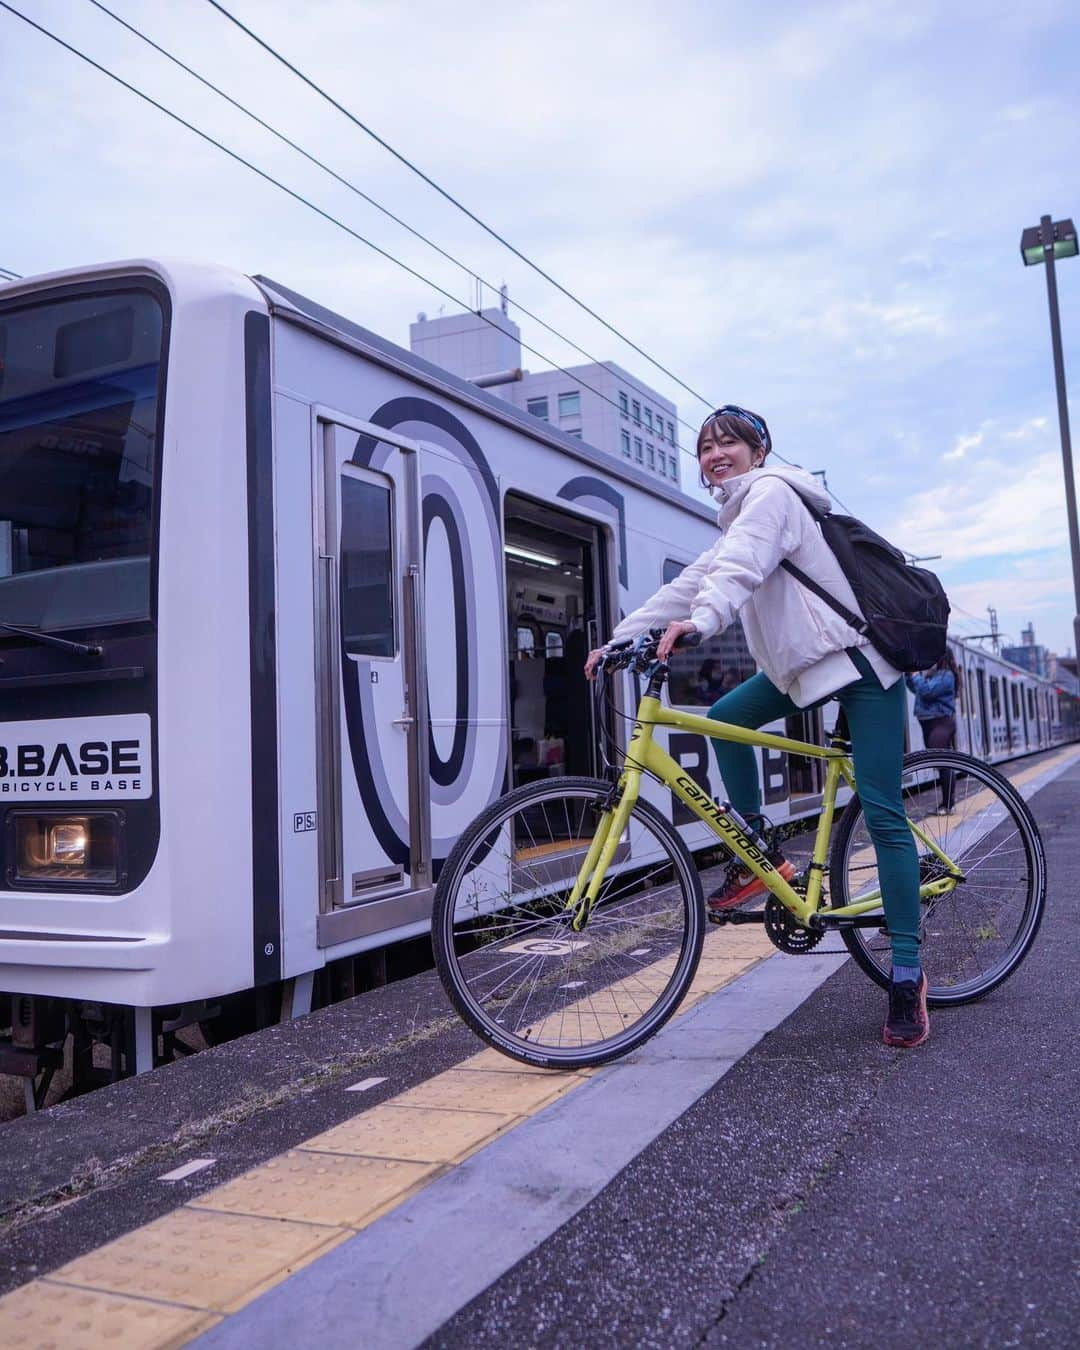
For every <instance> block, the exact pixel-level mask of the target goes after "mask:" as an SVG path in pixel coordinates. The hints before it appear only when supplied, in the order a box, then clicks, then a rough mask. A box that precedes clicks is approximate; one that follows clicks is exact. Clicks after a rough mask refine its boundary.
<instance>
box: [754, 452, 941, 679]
mask: <svg viewBox="0 0 1080 1350" xmlns="http://www.w3.org/2000/svg"><path fill="white" fill-rule="evenodd" d="M783 481H784V482H785V483H787V484H788V486H789V487H790V488H792V490H793V491H795V492H798V495H799V497H800V498H801V499H802V502H803V505H804V506H805V507H806V509H807V510H808V511H809V512H810V514H811V515H812V516H813V517H814V519H815V520H816V521H817V523H818V525H819V527H820V529H821V533H822V534H823V535H824V537H825V542H826V543H827V544H828V546H829V547H830V548H831V549H832V551H833V553H834V554H835V555H836V561H837V562H838V563H839V564H840V570H841V571H842V572H843V574H844V576H845V577H847V580H848V584H849V585H850V586H851V589H852V590H853V591H854V592H855V599H856V600H857V601H858V602H859V608H860V609H861V610H862V612H863V614H865V615H866V618H865V619H862V618H860V617H859V615H858V614H853V613H852V611H851V610H850V609H848V607H847V606H846V605H843V604H841V603H840V601H839V600H837V599H835V597H833V596H831V595H830V594H829V592H828V591H827V590H826V589H825V588H824V586H819V585H818V583H817V582H816V581H814V580H813V579H812V578H811V577H808V576H807V575H806V573H805V572H804V571H803V570H802V568H800V567H796V566H795V564H794V563H793V562H791V561H790V560H789V559H787V558H785V559H784V560H783V562H781V564H780V566H781V567H782V568H784V570H785V571H787V572H790V573H791V575H792V576H793V577H796V578H797V579H798V580H799V581H801V582H802V584H803V585H804V586H805V587H806V588H807V589H808V590H811V591H813V592H814V594H815V595H816V596H817V597H818V598H819V599H821V600H824V602H825V603H826V604H827V605H828V606H829V607H830V609H834V610H835V611H836V613H837V614H839V615H840V617H841V618H842V619H843V620H844V622H845V623H848V624H850V625H851V627H852V628H854V629H855V631H856V632H857V633H861V634H862V635H863V636H864V637H868V638H869V639H870V641H871V643H873V645H874V646H875V647H876V648H877V650H878V651H879V652H880V653H881V655H882V656H883V657H884V658H885V660H886V661H888V662H889V664H890V665H891V666H895V667H896V669H897V670H901V671H905V672H910V671H915V670H926V669H927V668H928V667H929V666H932V665H934V664H935V662H937V661H939V660H940V659H941V657H942V656H943V655H944V654H945V636H946V627H947V624H948V621H949V601H948V597H947V596H946V594H945V591H944V589H943V587H942V585H941V582H940V581H938V579H937V577H936V576H935V575H934V574H933V572H927V571H926V570H925V569H924V568H922V567H912V566H911V564H910V563H909V562H907V560H906V559H905V558H904V555H903V554H902V553H901V552H900V550H899V549H898V548H894V547H893V545H892V544H890V543H889V541H888V540H887V539H882V537H881V535H880V534H875V533H874V531H873V530H872V529H870V528H869V526H867V525H864V524H863V523H862V521H861V520H856V519H855V518H854V516H838V515H835V514H833V513H832V512H828V513H826V512H824V511H820V510H818V508H817V507H816V506H814V505H812V504H811V503H810V502H808V501H807V500H806V498H805V497H803V495H802V493H801V492H799V490H798V488H796V487H795V486H794V484H792V483H791V482H790V481H789V480H788V479H786V478H785V479H784V480H783Z"/></svg>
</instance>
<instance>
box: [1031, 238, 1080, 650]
mask: <svg viewBox="0 0 1080 1350" xmlns="http://www.w3.org/2000/svg"><path fill="white" fill-rule="evenodd" d="M1034 234H1035V231H1033V230H1025V231H1024V237H1023V238H1022V239H1021V243H1020V252H1021V255H1022V256H1023V258H1024V262H1025V263H1029V261H1030V262H1034V261H1040V262H1045V264H1046V295H1047V299H1048V301H1049V304H1050V342H1051V345H1052V346H1053V349H1054V383H1055V386H1056V388H1057V405H1058V425H1059V427H1060V431H1061V459H1062V467H1063V468H1064V471H1065V510H1066V513H1067V515H1068V520H1069V551H1070V553H1071V555H1072V572H1073V651H1074V652H1077V653H1080V528H1078V526H1077V518H1076V479H1075V477H1074V475H1073V461H1072V441H1071V439H1070V436H1069V404H1068V399H1067V396H1066V393H1065V358H1064V355H1063V353H1062V348H1061V317H1060V315H1059V313H1058V294H1057V276H1056V274H1055V271H1054V258H1055V256H1058V257H1064V258H1068V257H1073V256H1075V254H1076V252H1077V243H1076V230H1075V229H1074V228H1073V224H1072V221H1071V220H1067V221H1058V222H1057V223H1056V224H1055V223H1054V222H1053V221H1052V220H1051V219H1050V217H1049V216H1043V218H1042V220H1041V221H1040V222H1039V227H1038V242H1039V243H1040V244H1041V245H1042V257H1041V258H1037V257H1035V256H1033V255H1034V254H1035V248H1034V247H1032V245H1034V243H1035V240H1034V239H1032V238H1030V236H1032V235H1034ZM1025 240H1026V241H1028V248H1027V249H1025V246H1024V245H1025Z"/></svg>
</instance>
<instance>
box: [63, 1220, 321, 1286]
mask: <svg viewBox="0 0 1080 1350" xmlns="http://www.w3.org/2000/svg"><path fill="white" fill-rule="evenodd" d="M347 1236H348V1232H347V1230H346V1229H344V1228H333V1227H329V1226H327V1227H323V1226H319V1225H315V1224H311V1223H283V1222H282V1221H281V1220H280V1219H261V1218H252V1217H250V1216H248V1215H240V1214H216V1213H212V1212H210V1211H209V1210H206V1211H204V1210H198V1209H190V1208H188V1207H186V1206H185V1207H184V1208H183V1209H178V1210H176V1211H175V1212H174V1213H172V1214H167V1215H165V1217H164V1218H161V1219H156V1220H155V1221H154V1222H153V1223H149V1224H147V1225H146V1227H145V1228H139V1229H136V1231H135V1232H133V1233H127V1234H126V1235H125V1236H124V1237H121V1238H117V1239H116V1241H115V1242H109V1243H106V1245H105V1246H104V1247H99V1248H98V1249H97V1251H94V1252H90V1253H88V1254H87V1255H86V1256H80V1257H78V1259H77V1260H75V1261H69V1262H68V1264H67V1265H66V1266H61V1267H60V1269H59V1270H54V1271H53V1272H52V1274H51V1275H50V1276H49V1278H50V1279H51V1280H58V1281H60V1282H62V1283H63V1284H65V1285H82V1286H84V1287H88V1288H92V1289H104V1290H108V1291H109V1292H111V1293H114V1294H137V1295H140V1296H141V1297H143V1298H149V1299H158V1300H160V1301H162V1302H165V1303H182V1304H188V1305H194V1306H195V1307H198V1308H205V1309H207V1310H210V1311H217V1312H232V1311H234V1310H235V1309H236V1308H239V1307H241V1306H242V1305H243V1304H244V1303H247V1302H249V1301H250V1300H251V1299H252V1298H254V1297H255V1295H256V1294H258V1293H259V1292H261V1290H262V1289H263V1288H264V1287H265V1286H266V1285H267V1284H268V1283H276V1282H277V1281H278V1280H279V1279H282V1278H284V1276H286V1275H289V1274H291V1273H292V1272H293V1271H294V1270H297V1269H299V1268H300V1267H301V1266H303V1265H306V1264H307V1262H308V1261H311V1260H313V1259H314V1258H315V1257H316V1256H320V1255H322V1253H323V1252H324V1251H327V1250H328V1249H329V1248H330V1247H333V1246H335V1245H336V1244H337V1243H338V1242H340V1241H341V1240H342V1239H343V1238H345V1237H347Z"/></svg>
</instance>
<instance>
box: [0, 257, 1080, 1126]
mask: <svg viewBox="0 0 1080 1350" xmlns="http://www.w3.org/2000/svg"><path fill="white" fill-rule="evenodd" d="M713 529H714V526H713V521H712V513H711V512H710V511H709V510H708V509H707V508H706V507H705V506H704V505H701V504H698V503H696V502H694V501H692V500H691V499H690V498H688V497H686V496H684V495H682V494H681V493H679V492H678V491H677V490H676V489H674V488H671V487H667V486H665V485H664V484H663V483H662V482H660V481H658V480H656V479H655V478H653V477H647V476H646V475H645V474H643V473H641V472H638V471H637V470H635V469H634V467H633V466H632V465H631V464H629V463H626V462H622V461H620V460H617V459H614V458H612V457H611V456H609V455H606V454H604V453H601V452H599V451H595V450H593V449H591V448H590V447H588V446H586V445H583V444H582V443H581V442H580V441H578V440H576V439H574V438H572V437H568V436H564V435H562V434H561V433H559V432H558V431H557V430H555V429H554V428H552V427H551V426H549V425H547V424H546V423H543V422H540V421H538V420H537V419H535V418H532V417H530V416H529V415H527V414H524V413H521V412H519V411H518V410H517V409H515V408H514V407H513V406H511V405H510V404H508V403H507V402H505V401H503V400H501V399H499V398H498V397H496V396H494V395H491V394H488V393H486V392H484V391H483V390H480V389H477V388H475V387H474V386H472V385H470V384H468V383H467V382H464V381H462V380H459V379H457V378H455V377H454V376H452V375H449V374H447V373H446V372H445V371H443V370H440V369H438V368H436V367H433V366H431V365H429V364H428V363H426V362H424V361H422V360H420V359H419V358H417V357H415V356H412V355H411V354H410V353H408V352H406V351H403V350H401V349H400V348H398V347H396V346H393V345H392V344H390V343H388V342H386V341H384V340H383V339H382V338H379V337H378V336H376V335H375V334H373V333H371V332H369V331H367V330H365V329H363V328H360V327H358V326H356V325H355V324H353V323H350V322H349V321H348V320H346V319H344V318H342V317H340V316H339V315H336V314H333V313H331V312H330V311H328V310H325V309H323V308H321V307H320V306H319V305H316V304H314V303H312V302H311V301H308V300H305V299H304V298H303V297H301V296H299V295H296V294H294V293H293V292H291V291H289V290H287V289H286V288H285V287H283V286H280V285H277V284H276V283H274V282H271V281H269V280H267V279H265V278H261V277H257V278H249V277H244V276H240V275H237V274H234V273H231V272H226V271H223V270H220V269H215V268H211V267H205V266H194V265H187V264H174V263H162V262H157V261H149V260H138V261H133V262H125V263H117V264H109V265H103V266H96V267H90V268H84V269H80V270H78V271H70V272H63V273H54V274H50V275H48V276H42V277H37V278H32V279H29V280H25V281H20V282H16V283H12V284H10V285H6V286H3V287H0V625H2V626H0V849H2V851H3V859H2V866H0V991H4V993H5V995H7V996H8V997H7V1003H8V1005H9V1006H10V1010H11V1018H10V1022H11V1027H10V1030H9V1032H8V1033H7V1035H6V1036H3V1035H2V1033H0V1072H8V1073H19V1074H21V1075H23V1076H24V1078H25V1079H26V1082H27V1085H28V1101H29V1102H30V1104H33V1101H34V1094H35V1086H34V1085H35V1084H36V1098H37V1100H39V1101H40V1099H41V1097H42V1095H43V1089H44V1087H45V1086H47V1080H48V1077H49V1074H50V1073H51V1071H52V1069H53V1068H54V1067H55V1065H56V1064H57V1063H58V1062H59V1058H60V1053H61V1049H62V1046H63V1044H64V1041H65V1038H66V1037H67V1036H68V1035H69V1034H71V1035H72V1036H73V1038H74V1041H73V1045H74V1049H73V1056H74V1064H75V1073H76V1078H77V1079H78V1078H80V1076H81V1077H83V1078H89V1077H91V1076H92V1074H93V1072H95V1071H94V1070H93V1069H92V1063H91V1062H92V1059H93V1047H94V1044H95V1043H102V1042H105V1043H107V1044H108V1045H109V1047H110V1049H111V1070H110V1071H111V1073H113V1074H117V1073H120V1072H131V1071H134V1070H139V1071H141V1070H143V1069H145V1068H148V1067H150V1066H151V1064H152V1063H153V1062H154V1061H155V1058H160V1057H161V1056H162V1055H169V1054H171V1053H172V1052H173V1050H174V1048H175V1041H174V1033H175V1031H176V1030H177V1029H178V1028H179V1027H182V1026H183V1025H185V1024H187V1023H190V1022H191V1021H193V1020H199V1021H202V1022H203V1023H204V1025H205V1026H206V1027H207V1028H208V1030H209V1031H210V1033H211V1034H212V1032H213V1027H214V1026H215V1023H214V1021H213V1015H214V1013H215V1012H218V1011H219V1010H221V1009H222V1008H224V1010H225V1013H226V1014H228V1013H229V1012H230V1011H231V1012H232V1013H233V1014H235V1015H236V1017H239V1016H240V1014H243V1015H244V1016H246V1015H248V1014H249V1013H250V1012H251V1008H252V1005H253V1004H255V1003H257V1004H258V1006H259V1008H260V1009H261V1013H262V1016H263V1018H264V1019H266V1018H269V1017H274V1016H277V1015H279V1014H283V1015H289V1014H295V1013H297V1012H301V1011H304V1010H306V1009H307V1008H308V1007H309V1006H310V1005H311V999H312V991H313V987H315V988H316V991H317V995H318V996H319V997H324V998H325V997H329V996H330V995H331V991H332V989H335V988H336V989H337V990H338V991H348V990H349V989H351V988H353V987H355V985H354V977H355V976H356V974H357V972H358V971H359V972H360V973H361V975H362V976H363V975H364V974H365V972H366V974H367V976H369V977H370V976H371V975H372V969H373V967H374V966H375V965H376V964H377V961H378V959H379V958H378V957H374V958H373V957H371V956H370V955H369V956H368V957H367V958H365V956H364V954H365V953H368V954H370V953H373V952H374V953H382V952H384V951H385V950H386V949H387V948H389V947H390V946H391V945H392V944H398V943H400V942H402V941H403V940H405V939H410V938H417V937H418V936H420V935H423V934H425V933H426V931H427V929H428V926H429V916H430V908H431V900H432V893H433V885H434V881H435V880H436V879H437V876H438V871H439V868H440V866H441V864H442V861H443V859H444V858H445V857H446V855H447V853H448V852H449V850H450V847H451V845H452V844H453V842H454V840H455V838H456V837H457V835H458V833H459V832H460V830H461V829H462V828H463V826H464V825H465V824H466V823H467V822H468V821H469V820H470V819H472V817H473V816H475V815H476V813H477V812H478V811H479V810H480V809H481V808H482V807H483V806H484V805H485V804H486V803H487V802H489V801H490V800H491V799H492V798H494V797H495V796H497V795H498V794H499V793H500V792H502V791H503V790H504V789H505V788H506V787H507V786H508V785H510V784H512V783H518V782H524V781H527V780H528V779H529V778H534V777H537V776H546V775H551V774H559V773H564V772H570V773H582V772H584V773H592V772H596V771H598V770H599V769H600V767H601V762H602V756H601V749H600V741H601V738H602V736H603V735H607V736H609V737H614V738H616V739H617V740H620V741H621V740H622V739H623V727H624V723H623V722H622V720H621V719H620V717H619V716H618V715H617V713H613V714H612V715H611V716H610V717H607V715H606V714H605V719H606V721H607V725H606V726H600V725H597V722H596V720H595V714H594V711H593V708H592V705H591V702H590V700H589V698H588V696H587V691H586V685H585V682H584V679H583V676H582V674H581V664H582V660H583V658H584V654H585V651H586V649H587V648H588V646H589V645H591V644H593V643H594V642H595V641H596V640H597V639H598V638H599V637H600V636H601V635H603V634H604V633H606V632H607V631H609V630H610V628H611V627H612V625H613V623H614V622H615V621H616V618H617V616H618V615H619V613H620V612H626V611H627V610H629V609H630V608H631V607H632V606H634V605H635V604H636V603H638V601H639V600H640V599H641V598H642V597H644V596H645V595H646V594H648V593H649V592H651V591H652V590H653V589H655V587H656V586H657V585H658V583H659V582H660V581H661V580H662V579H664V578H665V577H667V576H670V575H671V574H672V573H673V572H674V571H675V570H677V569H678V568H679V567H680V566H681V565H684V564H685V563H686V562H688V561H690V560H691V559H692V558H693V557H694V556H696V554H697V553H698V552H699V551H700V549H701V548H703V547H704V546H705V544H706V543H707V542H708V541H709V540H710V539H711V538H712V536H713ZM740 653H741V654H740ZM959 655H960V659H961V660H962V662H963V666H964V672H965V680H966V681H967V684H966V685H965V688H969V689H970V696H969V698H968V699H967V700H966V701H965V704H964V714H963V718H962V735H963V739H964V744H965V746H967V745H970V747H971V748H972V749H973V751H974V752H975V753H978V754H983V755H986V756H988V757H989V758H993V759H1000V758H1004V757H1007V756H1008V755H1014V754H1019V753H1023V752H1025V751H1027V750H1032V749H1037V748H1041V747H1043V746H1046V745H1050V744H1052V743H1054V742H1055V741H1056V740H1059V739H1063V738H1066V737H1070V736H1072V735H1073V734H1075V713H1074V710H1073V709H1072V707H1071V705H1069V706H1066V702H1065V701H1064V700H1063V698H1062V696H1060V695H1058V694H1057V692H1056V691H1054V690H1052V689H1051V688H1050V687H1049V686H1047V685H1046V684H1045V683H1044V682H1042V681H1038V680H1035V679H1033V678H1031V677H1029V676H1026V675H1023V674H1017V673H1016V672H1014V671H1012V670H1010V669H1009V668H1007V667H1003V666H1002V664H1001V663H1000V662H998V661H996V659H995V658H993V657H990V656H988V655H986V654H985V653H983V652H981V651H976V650H972V649H962V648H961V649H959ZM709 660H711V661H712V662H713V663H714V664H713V665H712V666H711V667H704V674H703V673H702V667H703V663H704V662H706V661H709ZM680 662H681V663H682V664H681V665H680V669H679V671H678V672H677V675H678V678H677V679H676V681H675V687H676V690H678V689H679V688H681V689H682V691H683V692H682V695H681V697H682V698H684V699H686V700H693V699H694V698H699V699H700V698H701V697H704V696H705V693H706V692H707V691H708V690H709V688H710V687H712V684H715V682H716V681H717V680H718V679H719V680H720V681H721V682H722V680H723V677H724V675H725V672H733V673H728V674H727V679H728V680H729V681H730V680H731V679H734V678H736V677H737V676H738V675H739V674H741V675H745V674H746V673H748V672H747V670H746V669H745V649H744V648H743V647H742V646H741V644H740V641H739V635H738V634H737V633H734V634H730V633H729V634H728V635H726V636H725V637H724V638H722V639H720V640H718V641H717V642H715V643H714V644H712V645H711V647H710V648H708V649H704V650H702V651H700V652H699V653H697V654H695V656H694V657H693V658H691V657H681V658H680ZM711 682H712V684H711ZM716 687H719V686H718V685H717V686H716ZM622 699H623V707H622V711H624V712H625V711H628V710H629V709H630V707H632V699H633V690H632V689H630V687H629V686H627V687H626V688H625V689H624V690H623V691H622ZM816 716H817V715H816V714H815V715H808V716H807V717H806V718H805V719H797V720H799V721H800V722H805V725H804V726H799V727H792V728H791V730H792V731H793V732H806V733H808V734H812V733H813V731H814V729H815V728H814V725H813V723H814V718H815V717H816ZM698 740H699V738H694V737H685V736H684V737H678V736H676V737H674V738H673V742H672V750H673V753H675V754H676V755H677V756H678V757H679V758H680V759H681V760H682V762H683V763H685V764H686V765H687V767H688V768H689V769H691V771H694V772H697V773H699V774H700V775H701V776H702V778H703V780H707V779H708V777H709V775H710V774H711V776H712V778H713V781H712V782H711V783H710V784H709V786H710V787H711V788H712V789H713V790H714V791H718V790H719V787H720V785H719V783H718V782H716V781H715V779H716V774H715V768H714V767H713V766H712V764H711V762H710V760H709V756H708V753H707V748H706V746H705V744H704V742H703V741H701V742H700V743H698ZM918 743H919V742H918V731H917V729H915V730H914V731H913V744H918ZM763 770H764V783H765V795H766V799H767V809H768V811H769V813H770V815H771V816H772V818H773V819H774V820H776V821H781V820H783V819H785V818H786V817H789V816H792V815H798V814H803V813H806V812H808V811H811V810H813V808H814V806H815V804H816V803H815V792H816V784H815V779H814V774H815V773H816V771H817V766H816V764H815V763H812V762H811V763H805V764H801V763H799V762H797V761H788V760H786V759H783V758H780V757H777V758H776V759H775V760H766V762H765V763H764V764H763ZM654 791H656V792H657V794H658V795H659V789H657V788H655V786H654ZM666 805H667V808H668V809H671V805H670V803H666ZM686 828H687V830H688V831H690V835H689V839H690V842H691V843H699V842H700V843H702V844H703V843H705V842H706V836H705V834H704V827H703V826H701V825H700V824H698V823H694V824H691V825H687V826H686ZM695 831H696V832H698V833H697V834H695V833H694V832H695ZM365 960H366V965H365V964H364V962H365ZM320 972H332V974H333V976H334V978H333V979H332V978H331V977H330V975H329V974H322V975H321V976H320ZM316 977H319V978H318V983H316ZM234 1020H235V1018H234ZM100 1059H101V1054H100V1052H99V1054H98V1061H99V1067H100Z"/></svg>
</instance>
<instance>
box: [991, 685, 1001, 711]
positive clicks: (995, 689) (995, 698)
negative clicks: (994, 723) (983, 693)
mask: <svg viewBox="0 0 1080 1350" xmlns="http://www.w3.org/2000/svg"><path fill="white" fill-rule="evenodd" d="M990 712H991V714H992V715H993V716H994V717H1000V716H1001V684H1000V681H999V680H998V677H997V676H996V675H991V676H990Z"/></svg>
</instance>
